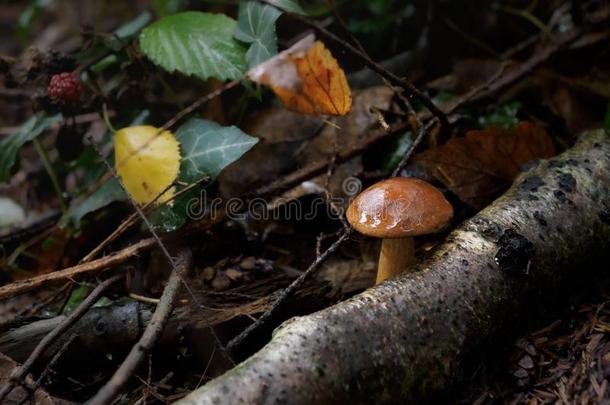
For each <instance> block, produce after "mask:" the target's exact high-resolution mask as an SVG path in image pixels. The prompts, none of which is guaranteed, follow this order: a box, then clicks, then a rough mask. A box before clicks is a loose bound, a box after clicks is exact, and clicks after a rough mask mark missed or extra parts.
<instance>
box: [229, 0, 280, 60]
mask: <svg viewBox="0 0 610 405" xmlns="http://www.w3.org/2000/svg"><path fill="white" fill-rule="evenodd" d="M281 14H282V13H281V12H280V11H278V10H277V9H276V8H273V7H271V6H268V5H262V4H260V3H258V2H256V1H249V2H241V3H240V4H239V18H238V19H237V28H236V29H235V38H237V39H238V40H240V41H242V42H245V43H247V44H250V48H249V49H248V52H246V61H247V62H248V66H249V67H253V66H256V65H258V64H260V63H263V62H264V61H266V60H267V59H269V58H271V57H272V56H273V55H275V54H277V36H276V34H275V21H276V20H277V19H278V18H279V16H280V15H281Z"/></svg>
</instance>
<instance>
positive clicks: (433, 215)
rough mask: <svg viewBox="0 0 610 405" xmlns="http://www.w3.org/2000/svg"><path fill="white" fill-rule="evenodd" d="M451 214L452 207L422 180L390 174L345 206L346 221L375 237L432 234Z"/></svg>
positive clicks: (445, 223) (445, 222) (436, 190)
mask: <svg viewBox="0 0 610 405" xmlns="http://www.w3.org/2000/svg"><path fill="white" fill-rule="evenodd" d="M452 216H453V207H451V204H449V202H448V201H447V200H446V199H445V197H444V196H443V193H441V192H440V191H439V190H438V189H437V188H436V187H434V186H433V185H431V184H428V183H426V182H425V181H422V180H419V179H414V178H407V177H393V178H391V179H387V180H383V181H380V182H379V183H376V184H373V185H372V186H371V187H369V188H367V189H366V190H364V191H363V192H362V193H360V194H359V195H358V196H357V197H356V198H354V200H353V201H352V202H351V204H350V206H349V208H348V209H347V220H348V221H349V223H350V224H351V225H352V226H353V227H354V228H355V229H356V230H357V231H358V232H360V233H362V234H364V235H368V236H373V237H376V238H405V237H408V236H417V235H425V234H429V233H434V232H437V231H439V230H441V229H442V228H444V227H445V226H446V225H447V224H448V223H449V221H450V220H451V217H452Z"/></svg>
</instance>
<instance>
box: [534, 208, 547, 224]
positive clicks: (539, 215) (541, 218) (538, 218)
mask: <svg viewBox="0 0 610 405" xmlns="http://www.w3.org/2000/svg"><path fill="white" fill-rule="evenodd" d="M534 218H536V221H538V223H539V224H540V225H542V226H546V224H547V222H546V219H544V215H542V213H541V212H540V211H534Z"/></svg>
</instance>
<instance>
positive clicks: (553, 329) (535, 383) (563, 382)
mask: <svg viewBox="0 0 610 405" xmlns="http://www.w3.org/2000/svg"><path fill="white" fill-rule="evenodd" d="M609 296H610V283H608V281H605V282H600V283H599V285H598V286H597V287H595V288H591V287H589V288H585V289H582V290H581V291H579V292H577V293H575V294H574V295H573V296H571V297H566V300H569V301H570V304H569V305H567V306H566V308H564V310H563V311H562V312H560V313H555V314H554V315H549V314H547V315H546V316H542V317H541V318H539V319H538V320H537V321H536V322H534V323H533V325H529V327H528V328H527V329H528V332H527V333H525V334H523V335H522V336H521V337H520V338H518V339H516V340H515V341H514V342H513V343H512V344H510V345H505V346H503V348H502V349H500V350H498V351H497V352H495V353H492V354H490V355H489V356H488V359H487V361H485V362H483V363H481V364H480V365H479V366H478V368H477V369H476V371H475V372H474V373H473V376H472V380H471V381H470V384H468V385H467V386H466V388H464V390H463V391H462V392H461V397H462V399H461V400H460V401H459V402H460V403H468V404H477V405H480V404H491V403H507V404H523V403H528V404H545V403H564V404H602V403H607V402H608V401H610V393H609V390H608V379H609V377H610V306H609V305H610V301H608V297H609Z"/></svg>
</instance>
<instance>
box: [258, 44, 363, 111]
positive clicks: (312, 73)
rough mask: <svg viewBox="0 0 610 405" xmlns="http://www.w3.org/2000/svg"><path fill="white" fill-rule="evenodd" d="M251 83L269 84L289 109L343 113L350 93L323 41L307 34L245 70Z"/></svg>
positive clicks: (343, 73) (348, 107)
mask: <svg viewBox="0 0 610 405" xmlns="http://www.w3.org/2000/svg"><path fill="white" fill-rule="evenodd" d="M248 76H249V77H250V79H252V80H253V81H254V82H257V83H260V84H263V85H265V86H269V87H271V89H272V90H273V92H274V93H275V94H276V95H277V96H278V97H279V99H280V100H282V103H283V104H284V106H285V107H286V108H287V109H289V110H292V111H297V112H300V113H305V114H311V115H325V114H330V115H345V114H347V113H348V112H349V111H350V109H351V108H352V92H351V89H350V87H349V85H348V84H347V78H346V77H345V72H343V69H341V67H339V64H338V63H337V60H336V59H335V58H334V57H333V55H332V54H331V53H330V51H329V50H328V49H326V47H325V46H324V44H323V43H322V42H320V41H314V37H313V35H309V36H307V37H306V38H304V39H302V40H301V41H299V42H297V43H296V44H295V45H294V46H292V47H291V48H290V49H287V50H285V51H284V52H281V53H279V54H278V55H276V56H275V57H273V58H271V59H270V60H268V61H267V62H264V63H262V64H260V65H258V66H256V67H254V68H252V69H251V70H250V71H249V72H248Z"/></svg>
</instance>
